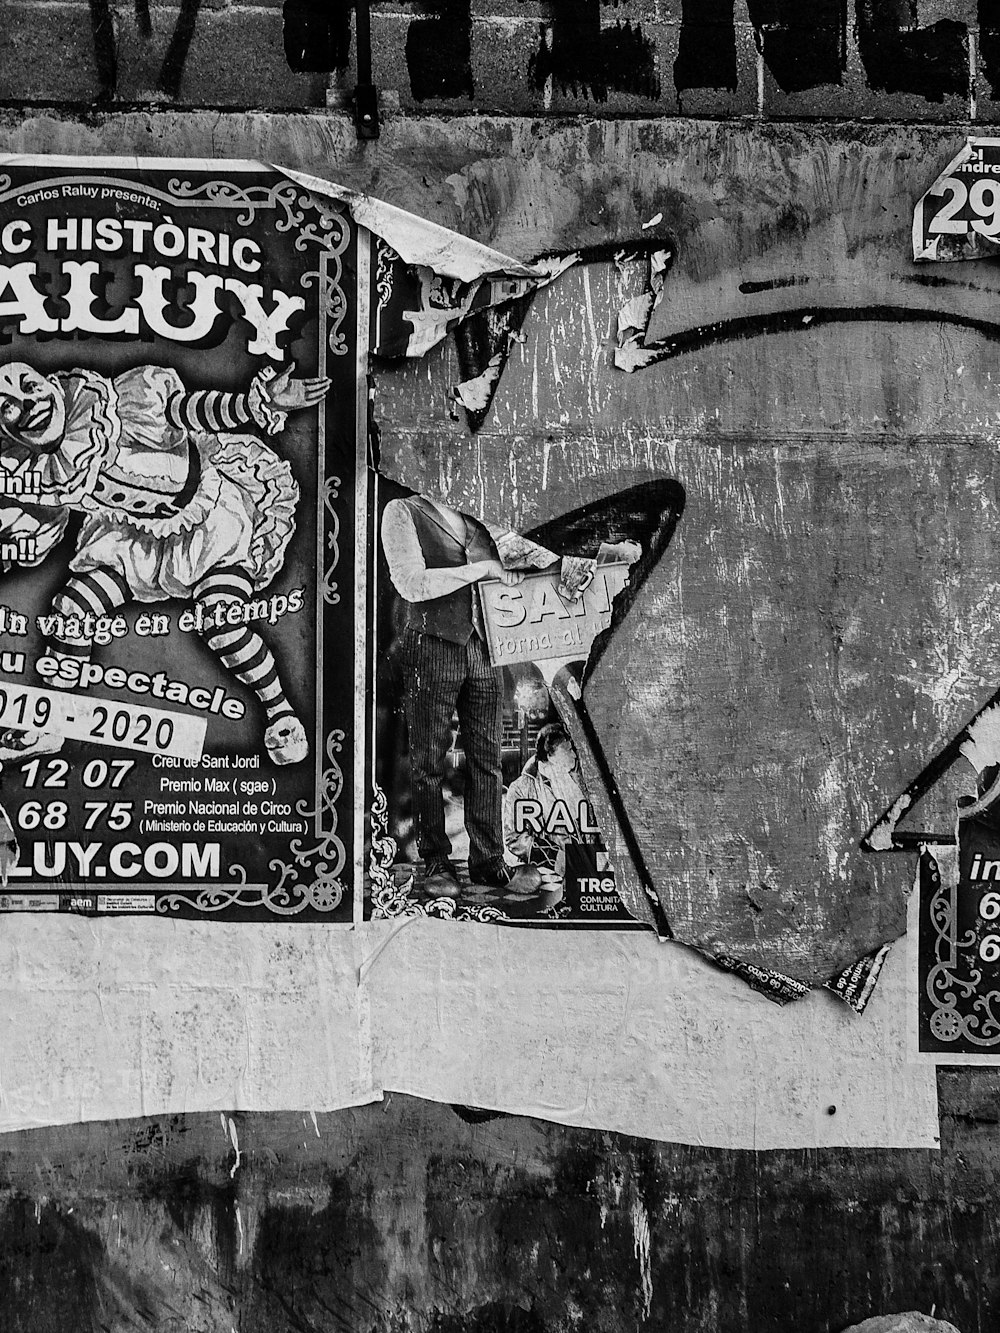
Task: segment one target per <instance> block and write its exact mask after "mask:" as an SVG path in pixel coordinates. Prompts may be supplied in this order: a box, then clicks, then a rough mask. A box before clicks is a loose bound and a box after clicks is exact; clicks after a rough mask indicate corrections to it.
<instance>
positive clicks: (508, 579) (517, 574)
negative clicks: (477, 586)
mask: <svg viewBox="0 0 1000 1333" xmlns="http://www.w3.org/2000/svg"><path fill="white" fill-rule="evenodd" d="M479 568H480V569H481V570H482V571H483V572H482V573H481V574H480V575H479V578H480V579H499V580H500V582H501V583H506V584H507V586H508V587H511V586H512V585H513V584H515V583H521V582H522V581H523V580H524V574H523V573H522V572H521V570H519V569H504V567H503V565H502V564H501V563H500V561H499V560H480V562H479ZM476 581H477V582H478V581H479V580H478V579H477V580H476Z"/></svg>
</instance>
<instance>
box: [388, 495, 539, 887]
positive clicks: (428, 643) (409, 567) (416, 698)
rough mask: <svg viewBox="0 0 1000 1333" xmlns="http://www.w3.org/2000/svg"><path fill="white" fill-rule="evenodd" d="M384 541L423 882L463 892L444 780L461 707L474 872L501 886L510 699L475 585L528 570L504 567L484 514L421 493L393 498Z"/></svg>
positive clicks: (506, 873)
mask: <svg viewBox="0 0 1000 1333" xmlns="http://www.w3.org/2000/svg"><path fill="white" fill-rule="evenodd" d="M382 547H383V550H384V551H385V556H386V560H387V562H388V565H389V575H390V577H391V579H392V583H393V586H394V587H395V589H396V591H397V592H398V593H399V595H400V597H401V598H402V599H403V601H404V602H405V604H406V620H405V625H404V628H403V634H402V655H401V656H402V667H403V671H404V673H405V676H406V694H405V701H404V707H405V712H406V726H407V730H408V732H409V746H410V780H411V785H412V791H413V816H414V823H415V826H416V834H417V849H418V851H419V853H420V857H421V860H422V861H423V862H424V867H425V876H426V878H425V881H424V887H425V889H427V891H428V892H430V893H431V894H434V895H449V896H455V895H456V894H457V893H458V892H459V883H458V878H457V875H456V873H455V867H454V866H453V865H452V863H451V860H450V854H451V843H450V841H449V839H448V835H447V833H446V832H445V821H444V790H443V789H444V780H445V776H446V759H447V753H448V750H449V748H450V746H451V728H452V718H453V717H454V715H455V713H456V712H457V713H458V720H459V723H460V725H461V728H462V741H463V744H464V747H465V758H466V780H465V827H466V829H467V831H468V834H469V878H470V879H471V880H472V882H473V883H474V884H489V885H492V886H494V887H500V886H502V885H505V884H508V883H510V881H511V879H512V878H514V874H513V872H512V871H511V869H510V868H509V867H508V866H507V865H506V863H505V861H504V856H503V832H502V827H503V826H502V798H503V779H502V775H501V767H500V741H501V732H502V725H503V699H502V694H501V688H500V673H499V671H498V670H496V669H495V668H494V667H492V666H491V665H490V660H489V655H488V653H487V650H486V635H485V630H484V627H483V621H482V612H481V611H480V607H479V598H478V596H477V595H476V592H475V589H474V588H473V586H472V585H473V584H474V583H478V582H479V581H480V579H501V580H502V581H503V582H504V583H507V584H514V583H520V582H521V580H522V579H523V577H524V575H523V574H521V573H518V572H517V571H515V570H508V569H504V567H503V565H502V563H501V561H500V557H499V555H498V553H497V548H496V545H495V544H494V541H493V539H492V537H491V536H490V534H489V532H488V531H487V530H486V528H485V527H484V526H483V525H482V523H480V522H478V521H477V520H476V519H474V518H472V517H471V516H470V515H468V514H460V513H458V512H457V510H454V509H449V508H448V507H447V506H446V505H442V504H439V503H438V502H437V501H435V500H429V499H427V497H426V496H422V495H412V496H409V497H408V498H407V499H403V500H392V501H390V502H389V504H387V505H386V507H385V512H384V514H383V516H382ZM516 887H520V886H519V885H518V886H516Z"/></svg>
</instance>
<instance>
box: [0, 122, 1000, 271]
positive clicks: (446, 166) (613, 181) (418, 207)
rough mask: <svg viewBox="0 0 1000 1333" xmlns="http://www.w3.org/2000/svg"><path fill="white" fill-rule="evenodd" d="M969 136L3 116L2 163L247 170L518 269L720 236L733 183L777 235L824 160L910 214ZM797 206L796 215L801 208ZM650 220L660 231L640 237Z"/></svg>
mask: <svg viewBox="0 0 1000 1333" xmlns="http://www.w3.org/2000/svg"><path fill="white" fill-rule="evenodd" d="M967 130H968V126H967V125H965V124H963V123H960V122H957V123H953V124H936V125H905V126H876V125H870V124H863V123H856V122H849V123H844V122H841V123H838V124H833V125H804V124H789V123H782V124H778V125H772V124H766V123H763V124H760V123H753V124H751V123H745V122H744V123H740V122H731V123H725V122H722V123H713V122H705V121H693V120H680V119H676V120H671V119H657V120H628V121H614V120H604V121H601V120H597V119H585V118H579V119H574V120H557V119H553V120H548V121H546V120H541V119H530V118H517V117H499V116H467V117H462V118H461V119H455V118H447V117H443V116H440V117H435V116H429V115H428V116H421V117H419V118H413V117H408V116H402V115H394V116H390V117H388V118H387V119H386V122H385V124H384V126H383V131H382V137H381V138H380V139H378V140H376V141H367V142H366V141H359V140H358V137H357V132H356V130H355V128H354V124H353V121H352V120H351V119H350V117H349V116H348V115H346V114H344V113H342V112H338V113H330V114H303V113H291V112H289V113H285V114H268V113H265V112H248V113H236V112H231V111H225V110H220V111H215V112H201V113H191V112H178V111H173V110H161V111H150V110H125V111H118V112H114V113H109V112H105V111H99V110H97V111H94V112H93V113H90V114H88V115H87V116H86V117H81V116H79V115H75V114H73V113H71V112H65V111H59V110H55V109H51V108H49V109H45V108H38V109H34V108H31V109H22V110H20V111H17V110H14V109H7V110H5V111H0V146H2V148H3V151H5V152H23V153H94V154H99V153H106V154H112V155H115V154H132V153H136V154H142V155H145V156H154V155H155V156H161V157H204V156H210V157H234V158H246V157H251V158H257V159H260V160H263V161H266V162H275V163H278V164H283V165H285V166H293V167H296V168H298V169H299V170H302V171H308V172H312V173H314V174H316V175H318V176H323V177H328V178H330V179H334V180H338V181H340V182H341V183H343V184H345V185H348V186H352V187H354V188H356V189H361V190H369V191H371V193H373V194H375V195H376V196H377V197H379V198H381V199H386V200H388V202H390V203H394V204H397V205H398V206H399V207H401V208H405V209H408V210H409V211H410V212H412V213H417V214H419V215H420V216H422V217H428V218H431V219H433V220H434V221H435V222H439V223H441V225H443V226H446V227H450V228H452V229H453V230H456V231H459V232H462V233H463V234H465V235H468V236H473V237H475V239H477V240H480V241H483V242H485V243H487V244H489V245H493V246H495V247H496V248H497V249H500V250H503V251H504V252H505V253H507V254H511V255H513V256H514V257H515V258H518V259H531V258H534V257H536V256H537V255H539V254H542V253H546V252H549V251H563V252H568V251H572V250H578V249H582V248H586V247H591V246H600V245H615V244H625V243H627V242H629V241H635V240H636V239H637V238H640V237H641V238H642V239H644V240H655V239H657V238H662V239H664V240H665V241H667V242H670V241H672V240H673V239H674V238H675V237H676V236H677V235H678V234H679V231H680V232H683V231H685V230H687V229H690V228H692V227H695V226H697V225H698V224H699V223H701V224H708V223H711V222H712V221H713V219H715V220H716V221H715V226H716V227H717V229H718V230H719V231H720V233H724V227H723V224H722V219H723V218H725V217H727V216H728V217H729V218H730V219H737V218H738V217H739V213H740V209H741V207H742V205H743V202H744V200H745V198H746V197H747V190H748V186H747V183H746V182H747V179H748V176H747V175H746V174H744V173H751V172H752V173H759V172H760V171H761V170H764V171H765V172H766V173H767V175H766V177H765V179H764V180H756V179H754V176H753V175H751V176H749V179H751V180H753V193H754V194H756V195H757V196H758V197H761V196H764V197H766V188H765V187H766V186H767V182H770V187H769V188H771V189H774V190H776V191H777V193H776V194H774V195H773V196H772V198H771V209H772V213H771V222H772V226H773V225H774V222H775V221H777V220H778V219H779V218H780V215H781V210H782V208H783V206H784V204H786V203H788V202H789V200H788V198H787V194H788V191H789V190H790V189H791V188H792V186H793V182H795V181H796V179H797V164H799V163H808V162H809V161H810V159H812V160H815V161H816V162H817V163H819V164H821V163H822V160H823V154H824V153H828V154H830V156H831V159H834V158H838V157H839V156H840V155H841V154H842V152H843V151H845V149H846V150H847V151H850V152H851V153H858V152H861V151H867V152H870V153H871V154H873V179H874V180H877V171H878V169H879V166H880V163H885V164H894V163H897V162H901V163H904V164H905V168H904V169H903V170H902V171H901V172H900V174H899V175H898V176H896V177H895V179H896V180H897V181H898V186H899V189H900V190H901V191H902V190H907V191H910V192H912V196H913V199H914V200H915V199H916V197H917V196H918V195H919V194H920V193H922V192H923V190H925V189H926V188H927V186H928V184H929V183H930V182H931V181H932V180H933V179H934V178H935V177H936V175H937V174H938V172H939V171H940V170H941V168H942V167H944V166H945V165H946V164H947V162H948V161H949V160H950V158H951V157H952V156H953V155H954V152H955V151H956V149H957V148H958V147H961V144H962V142H963V141H964V136H965V134H966V132H967ZM996 132H997V131H996V129H995V127H994V128H992V129H991V127H990V125H989V124H985V125H982V126H977V133H982V134H984V135H989V134H995V133H996ZM814 154H815V155H816V156H815V158H814V157H813V155H814ZM692 166H695V167H696V168H697V169H694V170H693V169H692ZM894 170H895V167H894ZM817 183H818V184H822V178H821V177H818V178H817ZM800 202H801V203H802V204H803V206H805V205H806V203H807V200H806V199H805V198H803V199H802V200H801V201H800ZM813 202H815V201H813ZM657 213H660V214H661V215H662V220H661V222H660V223H658V224H656V225H654V226H652V227H647V228H645V229H643V223H647V222H649V221H650V219H652V218H654V217H655V215H656V214H657ZM724 239H725V238H724V235H722V234H720V237H719V241H720V242H722V241H723V240H724Z"/></svg>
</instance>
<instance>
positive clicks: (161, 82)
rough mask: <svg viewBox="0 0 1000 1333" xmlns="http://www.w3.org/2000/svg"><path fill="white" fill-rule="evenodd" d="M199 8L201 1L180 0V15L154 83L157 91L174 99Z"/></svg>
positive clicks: (179, 84) (179, 85)
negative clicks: (158, 75)
mask: <svg viewBox="0 0 1000 1333" xmlns="http://www.w3.org/2000/svg"><path fill="white" fill-rule="evenodd" d="M200 8H201V0H181V9H180V13H179V14H178V16H177V23H176V24H175V25H174V35H173V37H171V39H170V45H169V46H168V47H167V54H166V55H165V56H164V57H163V64H162V66H161V67H160V77H159V78H158V79H157V81H156V86H157V88H158V89H159V91H160V92H161V93H166V94H167V95H168V96H170V97H176V96H177V94H178V93H179V92H180V89H181V79H182V78H183V77H184V66H185V64H186V63H187V58H188V51H189V50H190V48H191V40H192V38H193V37H194V30H195V27H196V26H197V23H198V11H199V9H200Z"/></svg>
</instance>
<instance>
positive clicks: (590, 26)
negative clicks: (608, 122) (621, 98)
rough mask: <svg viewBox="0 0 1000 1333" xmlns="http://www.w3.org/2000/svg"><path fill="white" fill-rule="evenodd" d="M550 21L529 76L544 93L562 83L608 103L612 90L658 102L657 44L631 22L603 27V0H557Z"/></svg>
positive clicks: (543, 28)
mask: <svg viewBox="0 0 1000 1333" xmlns="http://www.w3.org/2000/svg"><path fill="white" fill-rule="evenodd" d="M552 11H553V17H552V20H551V22H548V23H543V24H542V25H541V37H540V40H539V44H538V50H537V51H536V53H535V54H534V55H533V56H532V58H531V60H530V62H529V65H528V77H529V80H530V81H531V82H532V83H533V84H534V86H535V87H536V88H537V89H539V90H540V91H542V90H546V89H547V88H551V84H550V83H549V80H552V82H553V83H558V84H559V86H560V88H561V89H562V90H563V92H566V91H569V92H572V94H573V95H574V96H575V97H576V96H581V95H582V96H584V97H592V98H593V99H594V101H595V102H606V101H607V100H608V93H609V92H612V91H613V92H620V93H628V94H631V95H633V96H636V97H646V98H649V99H650V100H654V101H655V100H656V99H657V98H658V97H659V96H660V80H659V76H658V75H657V72H656V53H655V50H654V47H653V43H652V42H651V41H650V40H649V39H648V38H647V37H646V36H645V35H644V33H643V31H642V28H641V27H640V26H639V25H638V24H635V25H634V26H633V24H632V23H631V22H628V21H626V22H624V23H622V22H615V23H613V24H611V25H610V26H608V27H602V26H601V4H600V0H552Z"/></svg>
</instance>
